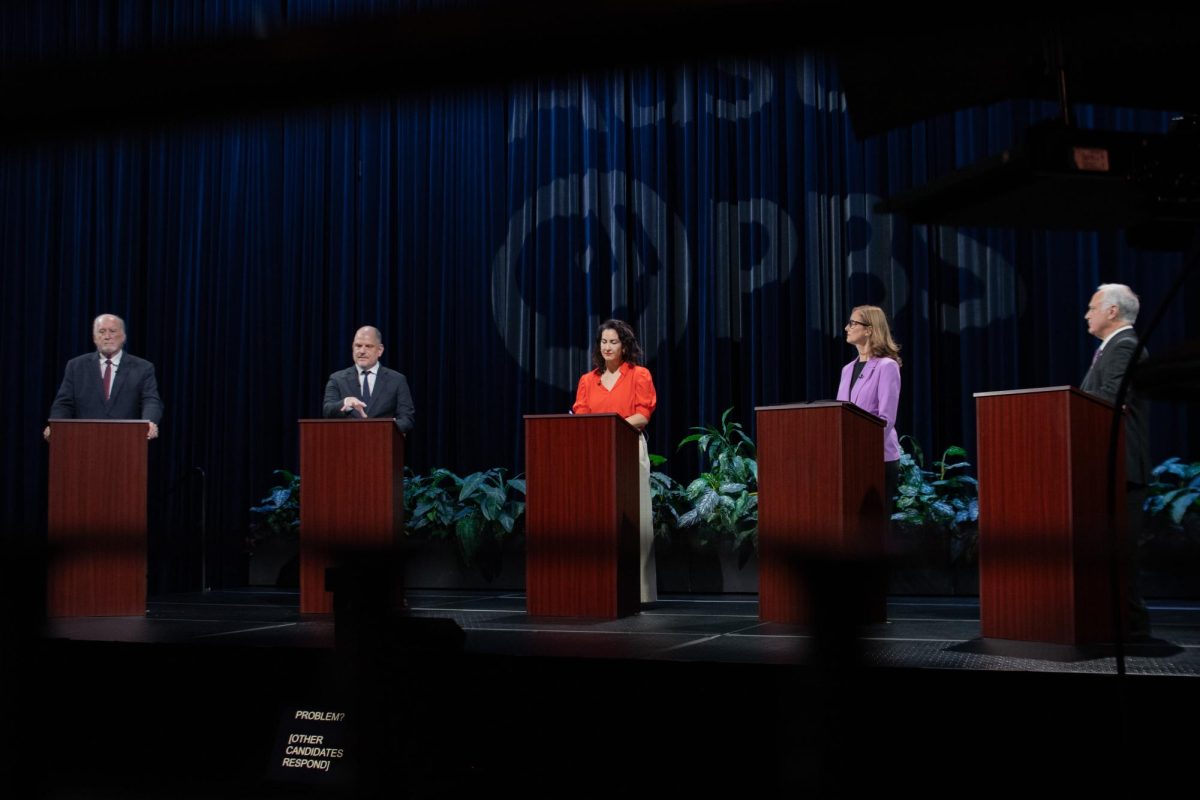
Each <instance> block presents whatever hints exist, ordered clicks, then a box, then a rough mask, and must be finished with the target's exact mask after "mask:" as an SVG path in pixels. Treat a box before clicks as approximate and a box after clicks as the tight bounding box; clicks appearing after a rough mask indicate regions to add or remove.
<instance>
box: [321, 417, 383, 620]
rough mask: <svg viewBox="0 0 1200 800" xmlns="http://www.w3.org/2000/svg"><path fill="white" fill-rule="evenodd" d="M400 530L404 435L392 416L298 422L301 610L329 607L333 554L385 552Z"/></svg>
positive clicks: (325, 610) (327, 610)
mask: <svg viewBox="0 0 1200 800" xmlns="http://www.w3.org/2000/svg"><path fill="white" fill-rule="evenodd" d="M403 529H404V435H403V434H402V433H401V432H400V431H399V429H398V428H397V427H396V424H395V422H394V421H393V420H391V419H302V420H300V613H301V614H329V613H332V612H333V595H332V593H330V592H328V591H326V589H325V570H326V568H327V567H330V566H333V565H335V564H336V563H337V562H338V559H339V555H349V556H356V555H357V556H366V557H368V558H369V556H370V554H371V553H379V554H380V555H382V556H384V557H387V556H390V555H391V554H392V553H393V552H394V550H395V545H396V537H397V536H398V535H399V534H400V533H401V532H402V531H403Z"/></svg>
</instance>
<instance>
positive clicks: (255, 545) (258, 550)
mask: <svg viewBox="0 0 1200 800" xmlns="http://www.w3.org/2000/svg"><path fill="white" fill-rule="evenodd" d="M272 474H273V475H274V476H275V477H276V478H278V479H279V481H278V483H277V484H276V485H275V486H272V487H271V490H270V492H269V493H268V494H267V496H266V497H264V498H262V499H261V500H259V501H258V505H256V506H252V507H251V508H250V515H251V522H250V527H249V530H248V531H247V533H246V538H245V540H244V547H243V549H244V551H245V553H246V554H247V555H248V556H249V583H250V585H251V586H299V585H300V580H299V577H300V576H299V557H300V476H299V475H297V474H295V473H293V472H291V471H289V470H286V469H277V470H275V471H274V472H273V473H272Z"/></svg>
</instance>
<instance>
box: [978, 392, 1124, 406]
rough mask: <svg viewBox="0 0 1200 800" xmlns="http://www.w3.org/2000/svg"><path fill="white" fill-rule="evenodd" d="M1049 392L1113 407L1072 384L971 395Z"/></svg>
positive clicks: (986, 395) (991, 395)
mask: <svg viewBox="0 0 1200 800" xmlns="http://www.w3.org/2000/svg"><path fill="white" fill-rule="evenodd" d="M1051 392H1066V393H1068V394H1073V395H1075V396H1076V397H1082V398H1084V399H1086V400H1090V401H1092V402H1093V403H1099V404H1100V405H1102V406H1105V407H1106V408H1109V409H1111V408H1112V407H1113V404H1112V403H1110V402H1108V401H1107V400H1105V399H1103V398H1100V397H1096V395H1094V394H1088V393H1087V392H1085V391H1084V390H1083V389H1078V388H1076V387H1074V386H1038V387H1034V388H1032V389H1006V390H1004V391H1002V392H976V393H975V394H974V395H973V396H974V397H1007V396H1009V395H1018V394H1049V393H1051Z"/></svg>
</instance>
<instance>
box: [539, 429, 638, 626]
mask: <svg viewBox="0 0 1200 800" xmlns="http://www.w3.org/2000/svg"><path fill="white" fill-rule="evenodd" d="M639 435H640V434H639V433H638V431H637V429H635V428H634V427H633V426H632V425H630V424H629V423H627V422H626V421H625V420H624V419H623V418H622V417H620V416H619V415H617V414H546V415H527V416H526V417H525V479H526V484H525V485H526V487H527V488H526V505H525V542H526V544H525V592H526V598H527V599H526V604H527V608H528V611H529V614H530V615H532V616H566V617H595V618H605V619H612V618H616V617H624V616H628V615H630V614H635V613H637V611H638V609H639V608H640V607H641V595H640V592H641V589H640V583H639V581H638V559H639V547H638V441H637V437H638V436H639Z"/></svg>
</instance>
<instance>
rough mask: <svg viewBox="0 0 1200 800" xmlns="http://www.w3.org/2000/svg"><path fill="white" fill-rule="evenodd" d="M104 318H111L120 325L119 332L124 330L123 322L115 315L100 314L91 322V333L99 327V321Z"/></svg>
mask: <svg viewBox="0 0 1200 800" xmlns="http://www.w3.org/2000/svg"><path fill="white" fill-rule="evenodd" d="M105 317H111V318H112V319H115V320H116V321H117V322H119V323H121V330H122V331H124V330H125V320H123V319H121V318H120V317H118V316H117V315H116V314H101V315H100V316H98V317H96V318H95V319H94V320H92V333H95V332H96V328H98V327H100V320H102V319H104V318H105Z"/></svg>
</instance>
